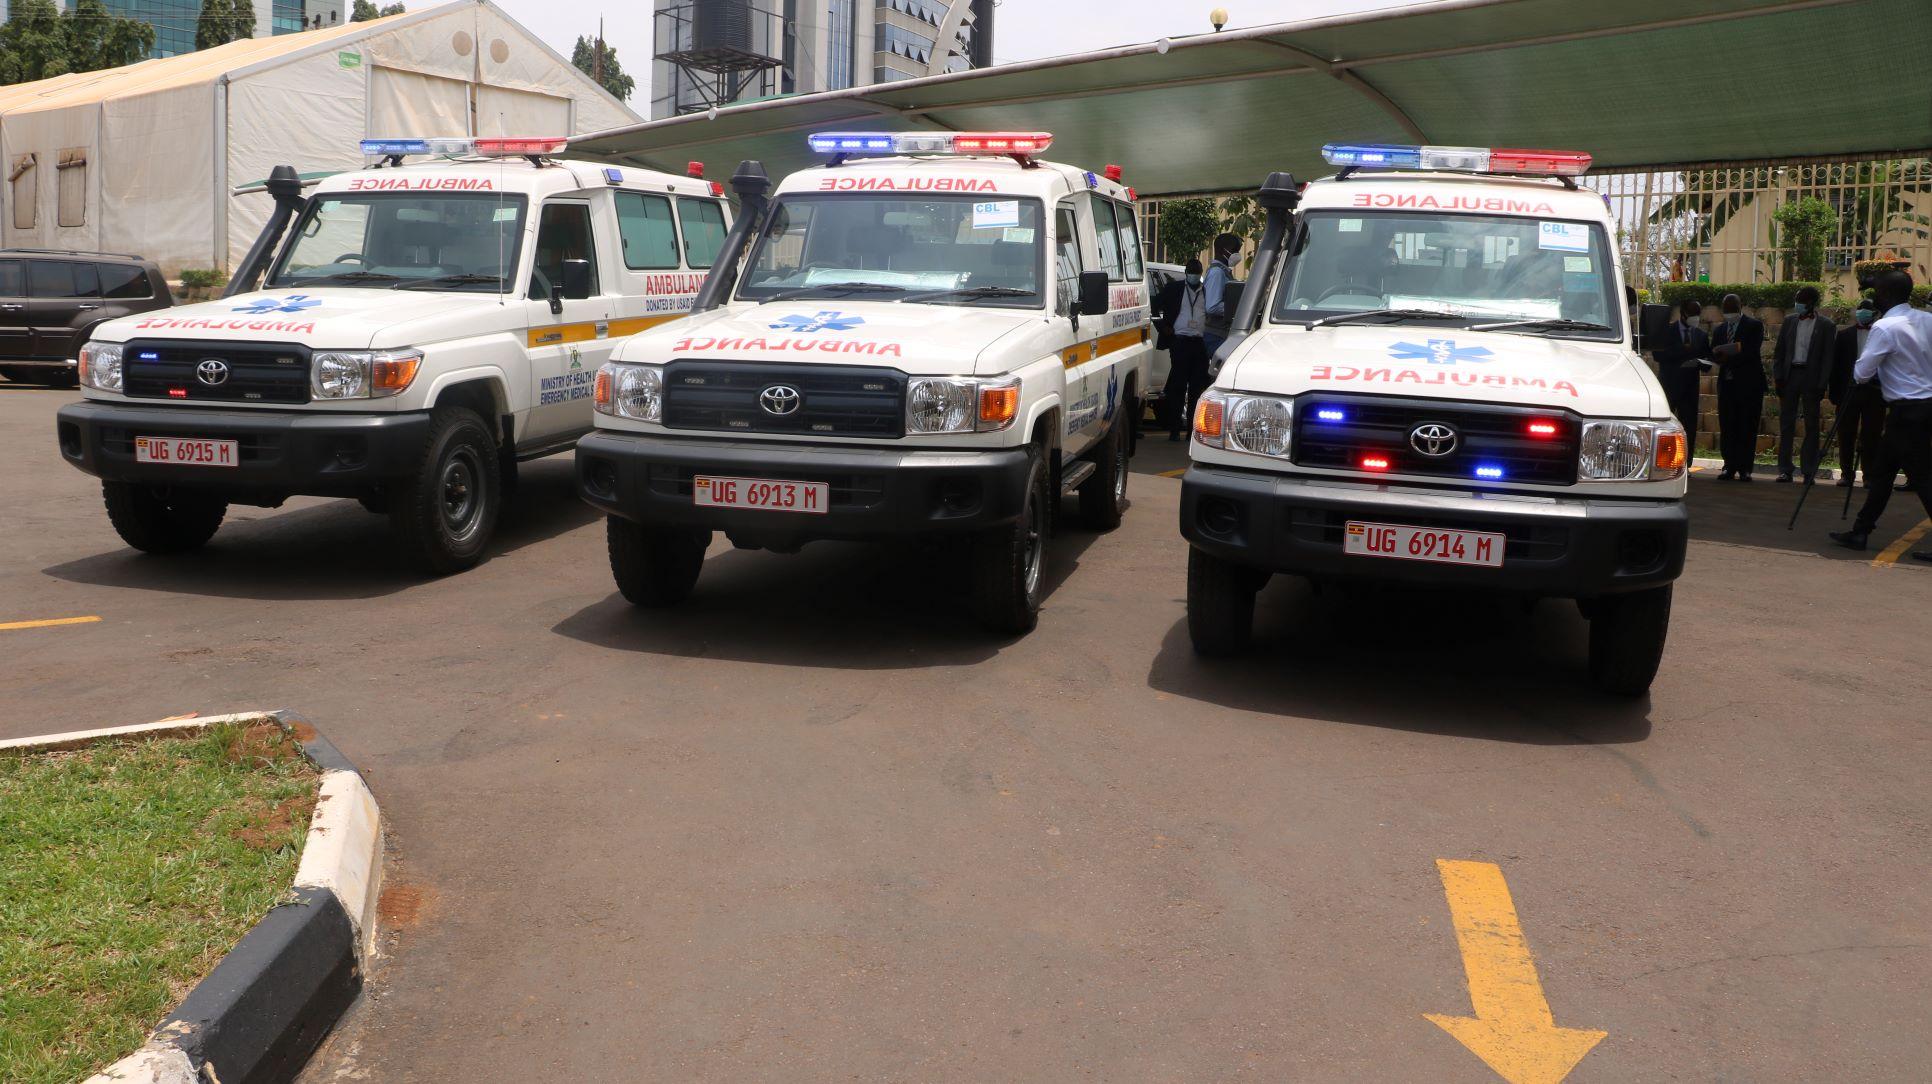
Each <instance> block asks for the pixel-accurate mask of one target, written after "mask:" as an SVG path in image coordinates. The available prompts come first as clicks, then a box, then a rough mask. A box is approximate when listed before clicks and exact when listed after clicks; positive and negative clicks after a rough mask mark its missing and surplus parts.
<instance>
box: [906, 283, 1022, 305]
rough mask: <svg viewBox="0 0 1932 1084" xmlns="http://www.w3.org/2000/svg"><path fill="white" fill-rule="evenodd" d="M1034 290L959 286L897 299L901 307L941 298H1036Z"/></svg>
mask: <svg viewBox="0 0 1932 1084" xmlns="http://www.w3.org/2000/svg"><path fill="white" fill-rule="evenodd" d="M1038 296H1039V293H1038V291H1035V290H1022V289H1020V288H1019V287H1017V286H961V287H959V288H958V289H955V290H928V291H926V292H925V293H923V294H912V295H911V296H909V297H902V298H900V299H899V303H900V304H901V305H903V304H905V303H906V302H908V301H931V300H934V299H935V298H941V297H965V298H982V297H1038Z"/></svg>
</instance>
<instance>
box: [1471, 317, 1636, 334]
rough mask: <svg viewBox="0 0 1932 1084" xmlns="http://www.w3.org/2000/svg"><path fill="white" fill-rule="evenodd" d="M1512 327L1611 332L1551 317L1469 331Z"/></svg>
mask: <svg viewBox="0 0 1932 1084" xmlns="http://www.w3.org/2000/svg"><path fill="white" fill-rule="evenodd" d="M1513 327H1521V328H1535V329H1536V330H1538V331H1611V330H1613V329H1612V328H1611V327H1610V325H1609V324H1597V323H1592V322H1590V321H1588V320H1568V319H1565V318H1563V317H1561V316H1552V317H1549V318H1547V319H1542V320H1503V321H1501V322H1499V323H1494V324H1470V325H1469V330H1470V331H1507V330H1508V329H1510V328H1513Z"/></svg>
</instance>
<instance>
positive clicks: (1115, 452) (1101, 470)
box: [1080, 418, 1133, 531]
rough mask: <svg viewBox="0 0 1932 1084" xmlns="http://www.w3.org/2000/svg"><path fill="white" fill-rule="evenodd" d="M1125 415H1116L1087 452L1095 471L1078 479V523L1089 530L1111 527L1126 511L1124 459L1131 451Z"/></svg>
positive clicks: (1117, 524) (1130, 439)
mask: <svg viewBox="0 0 1932 1084" xmlns="http://www.w3.org/2000/svg"><path fill="white" fill-rule="evenodd" d="M1126 421H1127V419H1125V418H1116V419H1115V420H1114V424H1113V428H1111V429H1109V430H1107V435H1106V436H1104V437H1102V438H1101V439H1100V447H1098V448H1095V449H1094V450H1093V451H1092V452H1091V453H1090V454H1091V455H1092V456H1093V459H1094V472H1093V473H1092V474H1090V475H1088V476H1087V480H1086V481H1084V482H1082V483H1080V525H1081V526H1082V527H1085V528H1087V529H1088V530H1090V531H1111V530H1113V529H1114V528H1115V527H1118V526H1120V518H1121V517H1122V516H1124V515H1126V513H1127V459H1128V457H1129V456H1130V455H1132V454H1133V440H1132V438H1131V437H1130V436H1129V435H1128V431H1129V429H1130V428H1131V427H1130V426H1128V425H1127V424H1126Z"/></svg>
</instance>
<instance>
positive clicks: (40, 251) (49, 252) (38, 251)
mask: <svg viewBox="0 0 1932 1084" xmlns="http://www.w3.org/2000/svg"><path fill="white" fill-rule="evenodd" d="M10 253H21V254H26V255H33V256H112V257H114V258H115V259H117V260H145V259H147V257H146V256H136V255H135V254H133V253H131V252H96V251H94V250H92V249H84V248H0V256H5V255H8V254H10Z"/></svg>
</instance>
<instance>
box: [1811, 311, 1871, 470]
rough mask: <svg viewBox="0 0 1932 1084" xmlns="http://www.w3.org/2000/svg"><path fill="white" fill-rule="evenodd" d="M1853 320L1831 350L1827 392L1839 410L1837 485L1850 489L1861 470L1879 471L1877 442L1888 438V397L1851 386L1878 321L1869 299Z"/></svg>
mask: <svg viewBox="0 0 1932 1084" xmlns="http://www.w3.org/2000/svg"><path fill="white" fill-rule="evenodd" d="M1854 317H1855V320H1856V322H1855V323H1853V324H1852V326H1851V327H1848V328H1846V329H1844V330H1843V331H1840V332H1839V333H1838V339H1837V341H1836V343H1835V344H1834V345H1833V347H1832V352H1831V381H1830V383H1829V385H1828V386H1827V387H1826V389H1825V394H1826V395H1827V396H1828V397H1829V398H1830V399H1831V404H1832V406H1834V407H1836V408H1837V410H1838V484H1839V485H1841V486H1845V487H1850V486H1851V484H1852V476H1853V475H1854V474H1856V473H1857V471H1858V468H1859V467H1860V466H1863V467H1864V468H1865V469H1866V470H1868V471H1875V470H1877V469H1878V442H1879V438H1880V437H1882V436H1884V434H1885V397H1884V396H1882V395H1878V394H1875V393H1874V392H1873V390H1872V389H1871V388H1860V387H1859V386H1858V385H1856V384H1854V383H1852V366H1854V365H1856V364H1858V355H1859V354H1861V353H1863V352H1864V350H1865V338H1866V336H1868V335H1870V334H1871V331H1872V322H1873V321H1874V320H1876V319H1878V312H1877V310H1875V309H1874V308H1873V307H1872V302H1871V299H1870V298H1867V299H1865V300H1863V301H1860V302H1859V303H1858V311H1857V312H1856V313H1855V314H1854ZM1860 436H1863V437H1864V441H1863V443H1860V441H1859V437H1860Z"/></svg>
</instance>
